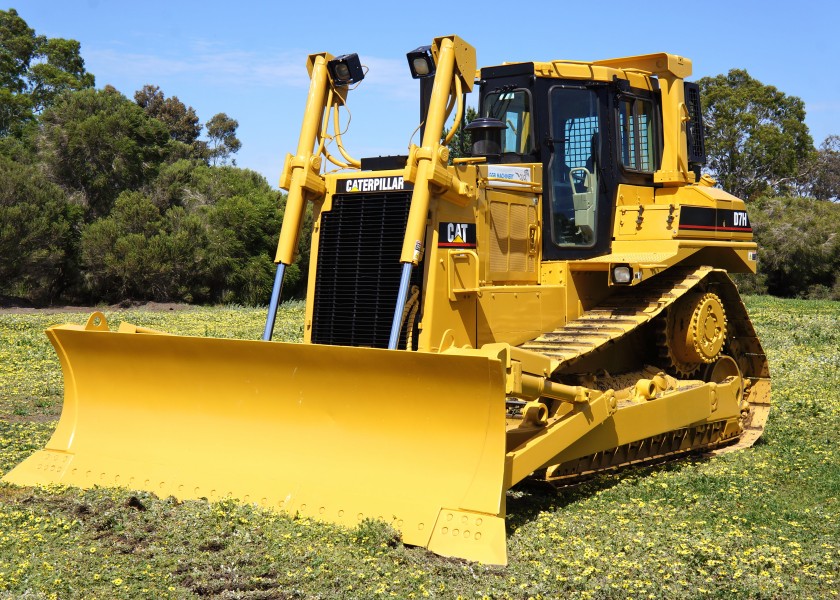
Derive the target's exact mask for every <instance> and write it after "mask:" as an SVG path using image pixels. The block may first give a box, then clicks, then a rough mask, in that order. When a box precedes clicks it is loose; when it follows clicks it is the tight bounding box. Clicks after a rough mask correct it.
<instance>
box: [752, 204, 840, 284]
mask: <svg viewBox="0 0 840 600" xmlns="http://www.w3.org/2000/svg"><path fill="white" fill-rule="evenodd" d="M750 221H751V222H752V225H753V231H754V233H755V238H756V241H757V242H758V248H759V252H758V277H756V278H753V277H752V276H750V277H749V278H744V277H739V278H738V282H739V285H742V282H743V283H746V284H747V286H748V287H747V291H748V292H751V293H770V294H772V295H774V296H786V297H800V298H831V299H833V300H840V276H838V273H840V204H835V203H833V202H820V201H818V200H814V199H813V198H783V197H763V198H758V199H756V201H754V202H752V203H751V205H750ZM745 279H747V281H744V280H745ZM750 280H753V281H750ZM743 287H744V286H743V285H742V289H743Z"/></svg>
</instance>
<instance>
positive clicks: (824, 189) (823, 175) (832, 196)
mask: <svg viewBox="0 0 840 600" xmlns="http://www.w3.org/2000/svg"><path fill="white" fill-rule="evenodd" d="M810 192H811V194H812V195H813V196H814V198H816V199H817V200H834V201H837V200H840V135H830V136H828V137H827V138H825V141H824V142H823V143H822V145H820V149H819V150H818V151H817V154H816V159H815V161H814V173H813V177H812V182H811V186H810Z"/></svg>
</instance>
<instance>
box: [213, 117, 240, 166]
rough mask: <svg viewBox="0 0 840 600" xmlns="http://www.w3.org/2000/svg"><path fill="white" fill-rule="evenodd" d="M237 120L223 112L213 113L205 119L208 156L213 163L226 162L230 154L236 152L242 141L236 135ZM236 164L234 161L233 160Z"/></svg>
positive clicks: (234, 162)
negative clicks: (208, 147) (207, 119)
mask: <svg viewBox="0 0 840 600" xmlns="http://www.w3.org/2000/svg"><path fill="white" fill-rule="evenodd" d="M237 127H239V121H237V120H236V119H231V118H230V117H229V116H227V115H226V114H225V113H218V114H216V115H213V116H212V117H211V118H210V120H209V121H207V137H208V138H209V139H210V149H209V158H210V161H211V163H212V164H213V165H216V164H227V161H228V158H230V155H231V154H236V153H237V152H239V149H240V148H241V147H242V142H240V141H239V139H237V137H236V128H237ZM233 164H234V165H235V164H236V161H235V160H234V161H233Z"/></svg>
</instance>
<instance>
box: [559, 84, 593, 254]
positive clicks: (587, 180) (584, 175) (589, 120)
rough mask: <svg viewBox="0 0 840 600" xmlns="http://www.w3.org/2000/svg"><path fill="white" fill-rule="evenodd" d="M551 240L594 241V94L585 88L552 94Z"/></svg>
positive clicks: (565, 242)
mask: <svg viewBox="0 0 840 600" xmlns="http://www.w3.org/2000/svg"><path fill="white" fill-rule="evenodd" d="M550 98H551V101H550V116H551V142H552V154H551V159H550V163H549V170H550V172H551V180H552V185H551V189H550V190H548V191H549V193H550V194H551V239H552V241H553V242H554V243H555V244H556V245H558V246H577V247H584V248H585V247H591V246H594V245H595V241H596V240H595V235H596V227H595V224H596V223H597V216H598V214H597V209H598V203H597V198H598V156H599V153H598V148H599V144H600V139H599V130H598V98H597V96H596V94H595V92H593V91H592V90H589V89H586V88H568V87H555V88H553V89H552V90H551V92H550Z"/></svg>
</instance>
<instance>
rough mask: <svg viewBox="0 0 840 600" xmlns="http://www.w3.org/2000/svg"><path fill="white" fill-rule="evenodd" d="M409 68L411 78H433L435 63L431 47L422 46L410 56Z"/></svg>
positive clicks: (408, 56) (407, 56)
mask: <svg viewBox="0 0 840 600" xmlns="http://www.w3.org/2000/svg"><path fill="white" fill-rule="evenodd" d="M406 58H408V67H409V68H410V69H411V76H412V77H413V78H414V79H420V78H422V77H431V76H432V75H434V74H435V61H434V59H433V58H432V47H431V46H420V47H419V48H415V49H414V50H412V51H411V52H409V53H408V54H406Z"/></svg>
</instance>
